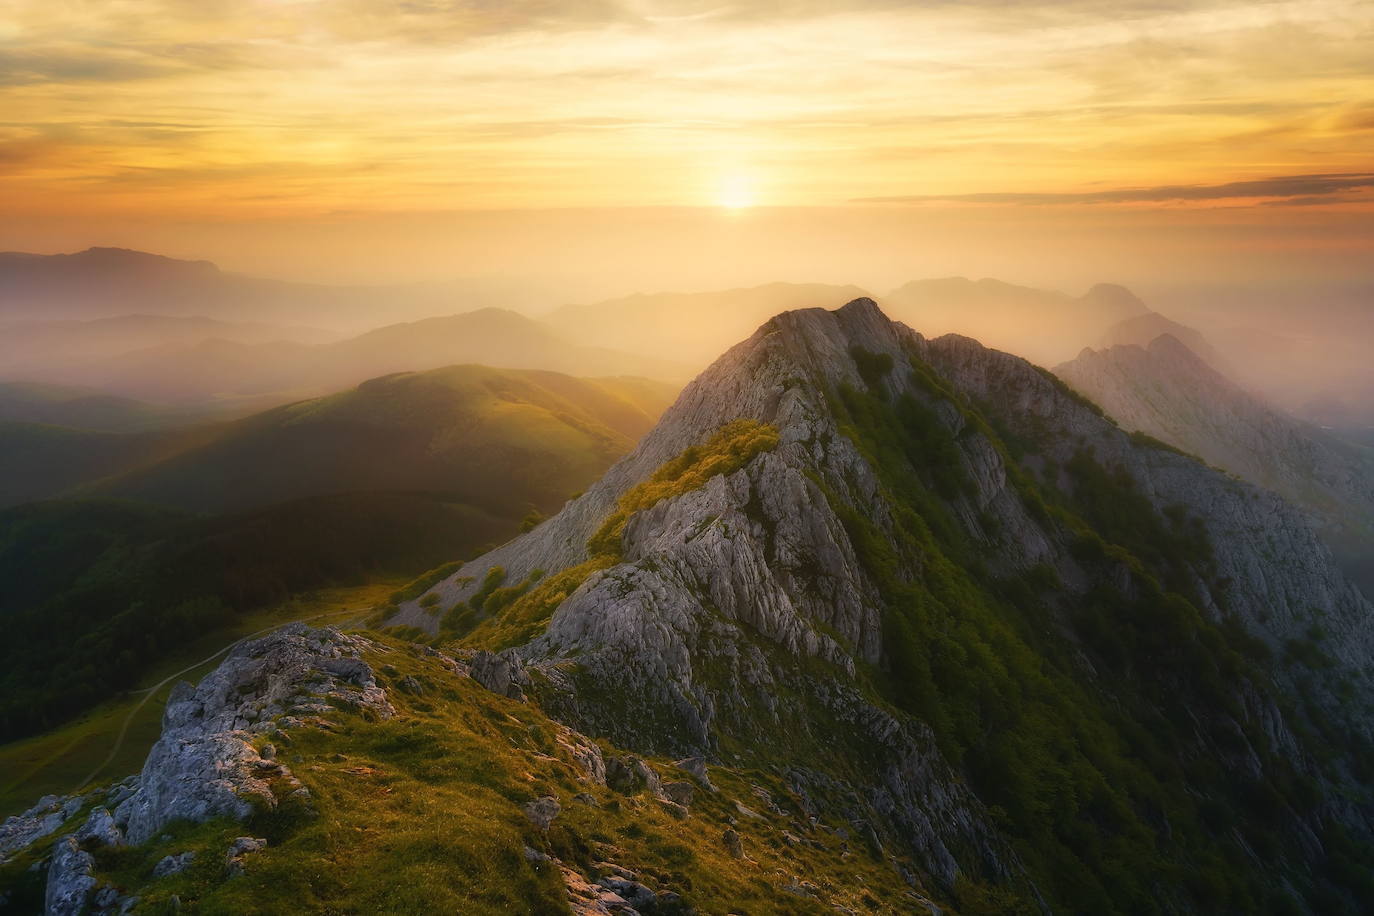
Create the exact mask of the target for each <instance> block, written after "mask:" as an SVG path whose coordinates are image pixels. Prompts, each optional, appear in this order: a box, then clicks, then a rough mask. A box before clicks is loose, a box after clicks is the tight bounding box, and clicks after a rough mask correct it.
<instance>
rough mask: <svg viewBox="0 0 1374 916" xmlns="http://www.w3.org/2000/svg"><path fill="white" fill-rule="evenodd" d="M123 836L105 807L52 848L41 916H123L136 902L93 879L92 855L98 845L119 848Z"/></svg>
mask: <svg viewBox="0 0 1374 916" xmlns="http://www.w3.org/2000/svg"><path fill="white" fill-rule="evenodd" d="M123 845H124V835H123V832H122V831H121V830H120V829H119V827H118V826H117V825H116V824H115V822H114V818H113V817H111V816H110V811H109V809H108V808H96V809H94V810H93V811H91V813H90V815H89V816H88V817H87V818H86V822H85V823H84V824H82V825H81V827H80V828H79V829H78V830H77V831H76V832H75V833H73V834H70V835H68V836H64V837H63V838H62V839H60V840H58V841H57V843H56V844H55V845H54V846H53V851H52V857H51V859H49V861H48V882H47V888H46V891H45V893H44V909H43V912H44V914H45V916H77V914H80V913H127V912H128V911H129V910H130V909H132V908H133V906H134V904H135V903H136V902H137V900H136V898H131V897H127V896H125V895H124V894H121V893H120V892H119V891H118V890H117V889H115V888H112V887H108V886H105V885H102V884H101V883H100V882H99V881H98V880H97V879H96V877H95V874H94V872H95V856H93V855H91V850H92V849H96V848H99V847H101V846H123Z"/></svg>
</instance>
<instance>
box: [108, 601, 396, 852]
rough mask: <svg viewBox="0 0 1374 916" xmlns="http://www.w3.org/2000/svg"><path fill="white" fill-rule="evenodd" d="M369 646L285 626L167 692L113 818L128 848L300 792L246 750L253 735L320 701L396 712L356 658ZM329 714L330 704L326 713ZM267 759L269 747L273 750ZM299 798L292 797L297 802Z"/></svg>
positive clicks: (333, 633)
mask: <svg viewBox="0 0 1374 916" xmlns="http://www.w3.org/2000/svg"><path fill="white" fill-rule="evenodd" d="M368 650H378V651H380V648H379V647H377V646H376V645H375V644H374V643H372V642H370V641H368V640H366V639H363V638H361V637H358V636H349V635H345V634H343V633H340V632H339V631H338V630H336V629H334V628H332V627H331V628H324V629H312V628H310V627H307V626H305V625H304V624H291V625H289V626H286V627H283V628H281V629H280V630H277V631H276V632H274V633H272V634H270V635H268V636H265V637H263V638H261V639H257V640H253V641H250V642H247V643H244V644H242V645H240V646H238V647H237V648H235V649H234V650H233V651H232V652H231V653H230V654H229V656H228V657H227V658H225V660H224V661H223V662H222V663H221V664H220V666H219V667H218V668H216V669H215V670H214V671H212V672H211V673H210V674H209V675H207V676H206V677H205V679H204V680H202V681H201V683H200V685H199V686H197V687H192V686H191V685H190V684H187V683H186V682H184V681H183V682H182V683H180V684H178V685H177V686H176V688H174V689H173V691H172V695H171V697H170V698H169V699H168V701H167V709H166V711H165V713H164V714H163V720H162V737H161V738H159V739H158V741H157V743H156V744H154V745H153V749H152V751H151V752H150V753H149V754H148V760H147V762H146V763H145V764H144V765H143V771H142V773H141V774H140V775H139V780H138V788H137V790H136V791H135V792H134V793H133V794H132V795H130V796H129V797H128V798H127V799H125V800H124V801H123V802H122V803H121V804H120V806H119V808H118V809H117V810H116V812H115V820H116V822H118V823H121V824H124V825H126V829H125V832H126V834H127V836H128V840H129V842H130V843H135V844H137V843H142V842H145V841H146V840H148V839H149V838H151V837H153V836H155V835H157V833H158V832H159V831H161V829H162V828H163V826H164V825H166V824H169V823H171V822H172V821H175V820H191V821H197V822H199V821H205V820H208V819H210V818H212V817H218V816H229V817H234V818H239V819H242V818H245V817H247V816H248V814H249V812H250V811H251V810H252V805H254V804H256V805H260V806H262V807H265V808H273V807H276V805H277V803H278V792H277V791H274V787H278V788H279V791H280V792H281V794H283V795H289V794H291V793H293V792H295V791H296V790H298V789H299V788H300V783H299V781H298V780H296V779H295V777H294V776H292V775H291V773H290V771H289V770H288V769H287V768H286V767H284V766H281V765H279V764H277V763H275V762H274V761H272V760H271V759H270V758H269V759H267V760H266V761H265V760H264V758H263V757H262V755H261V754H260V753H259V752H258V751H256V750H254V748H253V743H252V742H253V740H254V736H255V734H256V733H262V732H269V731H275V730H276V729H277V728H278V725H277V724H274V721H273V720H274V719H276V718H279V717H281V716H282V714H283V713H284V712H285V711H286V710H287V709H290V708H299V707H300V706H303V705H321V706H324V705H325V704H323V703H319V702H318V700H319V699H325V700H329V701H330V702H332V703H338V704H340V705H344V706H348V707H350V708H354V709H359V710H364V711H366V712H368V713H370V714H373V715H376V716H379V717H382V718H387V717H390V716H391V715H393V714H394V710H393V709H392V707H391V704H390V702H388V701H387V698H386V693H385V691H383V690H382V688H380V687H378V686H377V683H376V680H375V678H374V677H373V674H372V669H371V667H370V666H369V665H368V664H367V663H366V662H365V661H363V660H362V658H361V657H360V655H361V653H362V652H364V651H368ZM326 708H327V709H329V710H330V711H333V710H334V707H333V706H327V707H326ZM272 756H273V757H275V748H273V755H272ZM297 797H299V796H297Z"/></svg>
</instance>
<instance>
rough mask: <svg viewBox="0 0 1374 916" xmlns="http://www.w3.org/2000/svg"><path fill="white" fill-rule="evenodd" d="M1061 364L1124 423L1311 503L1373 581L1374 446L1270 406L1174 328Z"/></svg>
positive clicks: (1361, 574) (1069, 378)
mask: <svg viewBox="0 0 1374 916" xmlns="http://www.w3.org/2000/svg"><path fill="white" fill-rule="evenodd" d="M1054 372H1055V374H1056V375H1058V376H1059V377H1060V378H1062V379H1063V380H1064V381H1066V382H1068V383H1069V385H1071V386H1072V387H1073V388H1074V389H1076V390H1077V391H1080V392H1082V393H1083V394H1085V395H1086V396H1088V397H1089V398H1091V399H1092V400H1094V401H1096V402H1097V403H1098V404H1101V405H1102V407H1103V408H1105V409H1106V411H1107V413H1108V414H1110V415H1111V416H1112V417H1114V418H1115V419H1116V421H1117V422H1118V423H1120V424H1121V426H1122V427H1123V428H1125V429H1128V430H1140V431H1141V432H1144V433H1146V434H1148V435H1150V436H1154V437H1155V438H1157V439H1160V440H1163V441H1164V442H1167V443H1169V444H1170V445H1173V446H1175V447H1177V448H1180V449H1183V450H1184V451H1186V452H1190V453H1192V454H1195V455H1198V456H1199V457H1201V458H1203V459H1204V460H1206V461H1207V462H1208V463H1209V464H1213V465H1215V466H1217V467H1219V468H1222V469H1224V470H1227V471H1230V472H1231V473H1233V474H1236V475H1239V476H1240V477H1243V478H1245V479H1246V480H1249V481H1251V482H1252V483H1255V484H1258V485H1260V486H1262V487H1267V488H1269V489H1271V490H1274V491H1275V492H1277V493H1280V494H1282V495H1283V496H1284V497H1286V498H1287V499H1288V500H1290V501H1291V502H1293V503H1295V504H1296V505H1299V506H1302V507H1304V508H1306V509H1308V510H1310V511H1311V512H1312V513H1313V514H1314V515H1315V516H1316V517H1317V518H1319V519H1321V520H1322V522H1323V529H1324V531H1323V533H1324V534H1325V535H1326V536H1327V537H1328V539H1329V540H1330V541H1331V543H1332V545H1333V546H1334V547H1335V548H1336V549H1337V551H1338V553H1341V554H1342V555H1345V556H1346V557H1347V558H1348V560H1349V563H1348V564H1347V565H1349V566H1350V567H1351V568H1352V572H1354V573H1356V574H1357V575H1358V578H1359V579H1360V581H1361V583H1362V584H1365V585H1366V587H1367V588H1369V587H1371V586H1374V451H1371V450H1369V449H1367V448H1362V447H1360V446H1357V445H1354V444H1351V443H1347V442H1344V441H1342V440H1340V439H1337V438H1336V437H1334V436H1332V435H1330V434H1328V433H1327V432H1325V431H1323V430H1321V429H1319V428H1317V427H1315V426H1312V425H1310V424H1307V423H1303V422H1301V421H1299V420H1297V419H1295V418H1293V417H1291V416H1289V415H1288V414H1286V413H1284V412H1282V411H1280V410H1277V409H1275V408H1273V407H1271V406H1269V405H1268V404H1267V403H1265V402H1264V401H1262V400H1260V399H1259V398H1257V397H1255V396H1253V395H1251V394H1249V393H1248V392H1246V391H1245V390H1243V389H1241V388H1240V387H1239V386H1237V385H1236V384H1235V383H1233V382H1231V381H1230V380H1228V379H1227V378H1226V377H1225V376H1223V375H1222V374H1221V373H1220V372H1218V371H1217V370H1216V369H1215V368H1213V367H1212V366H1211V365H1208V363H1207V362H1206V361H1205V360H1204V359H1203V358H1201V357H1200V355H1199V354H1197V353H1196V352H1195V351H1193V350H1192V349H1191V348H1190V347H1189V346H1187V345H1185V344H1184V343H1183V342H1182V341H1180V340H1179V339H1178V338H1176V337H1174V336H1172V335H1170V334H1165V335H1162V336H1160V337H1157V338H1155V339H1154V340H1152V341H1150V343H1149V344H1148V345H1147V346H1144V347H1141V346H1114V347H1110V348H1107V349H1102V350H1084V351H1083V353H1081V354H1080V355H1079V356H1078V358H1077V359H1075V360H1073V361H1072V362H1068V363H1064V364H1063V365H1060V366H1058V367H1057V368H1056V369H1055V370H1054ZM1370 593H1371V594H1374V590H1371V592H1370Z"/></svg>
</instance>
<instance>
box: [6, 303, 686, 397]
mask: <svg viewBox="0 0 1374 916" xmlns="http://www.w3.org/2000/svg"><path fill="white" fill-rule="evenodd" d="M92 326H99V327H95V328H93V327H92ZM112 327H117V328H118V329H120V332H119V333H110V332H109V330H110V328H112ZM193 327H194V328H198V329H200V330H198V331H193V330H192V328H193ZM288 331H289V329H285V328H266V327H263V326H244V325H225V324H223V323H219V322H210V321H206V320H205V319H168V318H161V317H147V316H130V317H127V318H121V319H114V320H111V319H103V320H99V321H93V322H88V323H71V324H69V323H62V324H60V325H52V324H44V325H29V326H27V327H26V328H25V329H24V335H22V339H21V340H18V341H16V342H14V343H13V344H12V347H13V349H14V350H16V351H19V353H20V354H22V355H17V356H15V357H14V358H12V359H11V358H8V357H6V358H4V359H3V361H0V378H5V377H8V378H9V379H11V380H15V381H18V380H26V381H41V382H49V383H55V384H62V385H69V386H70V385H79V386H84V387H89V388H95V389H99V390H101V391H104V392H107V393H112V394H116V395H120V396H124V397H132V398H138V399H143V400H150V401H157V402H163V403H174V404H198V403H206V402H219V403H221V404H223V405H232V404H234V403H235V402H244V401H246V402H248V403H250V404H251V403H255V402H256V403H259V404H260V403H261V402H262V401H263V400H265V399H274V400H275V402H276V403H281V402H282V401H285V400H290V399H293V398H297V397H306V396H310V395H314V394H321V393H323V392H327V391H333V390H337V389H338V388H341V387H344V386H347V385H355V384H357V383H358V382H360V381H363V380H365V379H369V378H375V377H376V376H379V375H385V374H387V373H391V372H411V371H424V370H428V369H434V368H438V367H440V366H449V365H454V364H457V363H481V364H483V365H488V366H494V367H500V368H512V369H545V370H550V371H555V372H566V373H569V374H572V375H636V376H650V377H657V378H673V377H682V376H683V375H685V374H686V372H687V370H686V368H685V366H684V365H683V364H681V363H677V362H675V361H674V360H672V359H660V358H656V357H654V356H639V355H635V354H632V353H625V352H619V351H615V350H610V349H606V348H604V347H593V346H580V345H577V344H574V343H571V342H569V341H568V340H566V339H564V338H563V337H561V336H560V335H559V334H558V333H556V332H555V331H553V330H551V329H550V328H549V327H547V326H546V325H544V324H542V323H541V322H538V321H536V320H534V319H532V318H527V317H525V316H523V315H519V314H517V313H515V312H510V311H505V310H502V309H480V310H478V311H474V312H467V313H465V314H461V315H450V316H446V317H441V318H427V319H424V320H422V321H415V322H409V323H405V324H395V325H389V326H387V327H382V328H378V329H376V330H373V331H369V332H367V333H365V334H361V335H358V336H355V337H349V338H346V339H343V340H337V341H333V342H329V343H310V342H305V341H303V340H301V339H299V335H298V336H297V337H295V338H293V337H292V336H291V335H290V333H288ZM222 332H223V333H222ZM310 333H312V334H314V333H318V332H310ZM6 346H11V345H9V344H0V356H3V350H4V348H5V347H6ZM77 354H80V356H79V358H78V357H77Z"/></svg>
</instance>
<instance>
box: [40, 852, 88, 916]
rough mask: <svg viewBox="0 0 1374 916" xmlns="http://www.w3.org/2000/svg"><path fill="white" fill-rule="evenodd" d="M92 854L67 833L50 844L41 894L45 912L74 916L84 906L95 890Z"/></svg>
mask: <svg viewBox="0 0 1374 916" xmlns="http://www.w3.org/2000/svg"><path fill="white" fill-rule="evenodd" d="M94 869H95V858H94V857H93V856H92V855H91V854H90V853H89V852H86V851H85V850H84V849H82V848H81V846H80V844H78V843H77V841H76V837H74V836H68V837H63V838H62V839H60V840H58V841H57V843H56V845H54V846H53V852H52V863H51V864H50V865H49V866H48V886H47V890H46V892H45V893H44V895H43V905H44V910H43V912H44V913H45V914H46V916H77V914H78V913H82V912H84V911H85V910H86V908H87V904H88V903H89V902H90V899H91V896H92V895H93V894H94V893H95V889H96V880H95V877H94V876H93V875H92V874H91V873H92V871H93V870H94Z"/></svg>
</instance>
